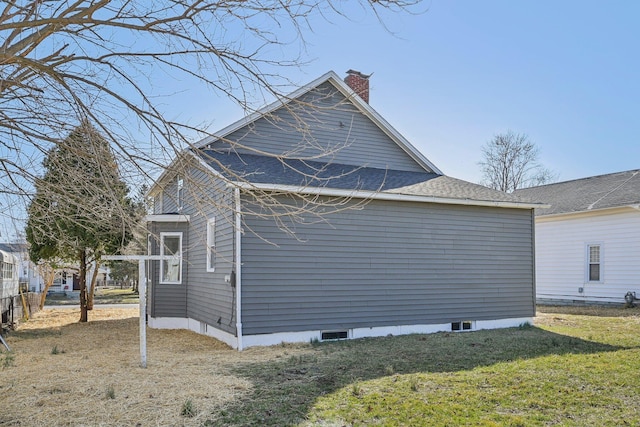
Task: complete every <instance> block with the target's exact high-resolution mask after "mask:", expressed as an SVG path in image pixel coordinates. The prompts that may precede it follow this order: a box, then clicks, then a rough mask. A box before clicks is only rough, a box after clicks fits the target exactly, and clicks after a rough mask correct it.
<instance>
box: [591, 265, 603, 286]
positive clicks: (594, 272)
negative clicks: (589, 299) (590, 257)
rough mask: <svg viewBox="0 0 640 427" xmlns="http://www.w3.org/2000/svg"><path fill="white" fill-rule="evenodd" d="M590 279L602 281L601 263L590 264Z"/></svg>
mask: <svg viewBox="0 0 640 427" xmlns="http://www.w3.org/2000/svg"><path fill="white" fill-rule="evenodd" d="M589 281H591V282H599V281H600V264H589Z"/></svg>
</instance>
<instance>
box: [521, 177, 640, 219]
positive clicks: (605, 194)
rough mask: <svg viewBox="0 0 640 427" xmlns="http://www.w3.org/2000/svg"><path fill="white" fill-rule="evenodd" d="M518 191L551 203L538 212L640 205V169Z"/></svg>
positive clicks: (543, 213)
mask: <svg viewBox="0 0 640 427" xmlns="http://www.w3.org/2000/svg"><path fill="white" fill-rule="evenodd" d="M516 195H518V196H520V197H522V198H525V199H528V200H531V201H534V202H541V203H547V204H549V205H551V207H550V208H546V209H545V208H538V209H536V215H553V214H563V213H572V212H583V211H591V210H596V209H608V208H615V207H621V206H630V205H638V204H640V169H638V170H631V171H627V172H618V173H611V174H607V175H599V176H592V177H589V178H583V179H576V180H573V181H565V182H558V183H556V184H548V185H541V186H539V187H532V188H524V189H521V190H518V191H516Z"/></svg>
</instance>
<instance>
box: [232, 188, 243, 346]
mask: <svg viewBox="0 0 640 427" xmlns="http://www.w3.org/2000/svg"><path fill="white" fill-rule="evenodd" d="M233 191H234V197H235V229H236V230H235V231H236V239H235V240H236V245H235V254H234V256H235V265H236V277H235V287H236V334H237V338H238V351H242V350H243V346H242V252H241V247H240V245H241V242H242V214H241V212H240V206H241V205H240V189H239V188H238V187H235V188H234V189H233Z"/></svg>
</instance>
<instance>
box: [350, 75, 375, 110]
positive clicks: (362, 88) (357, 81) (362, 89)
mask: <svg viewBox="0 0 640 427" xmlns="http://www.w3.org/2000/svg"><path fill="white" fill-rule="evenodd" d="M370 76H371V74H369V75H367V74H362V73H361V72H360V71H355V70H349V71H347V77H345V79H344V82H345V83H346V84H347V86H349V87H350V88H351V90H353V91H354V92H355V93H356V94H358V96H360V98H362V100H363V101H364V102H366V103H367V104H368V103H369V77H370Z"/></svg>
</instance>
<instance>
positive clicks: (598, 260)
mask: <svg viewBox="0 0 640 427" xmlns="http://www.w3.org/2000/svg"><path fill="white" fill-rule="evenodd" d="M587 280H588V281H589V282H601V281H602V246H601V245H587Z"/></svg>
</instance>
